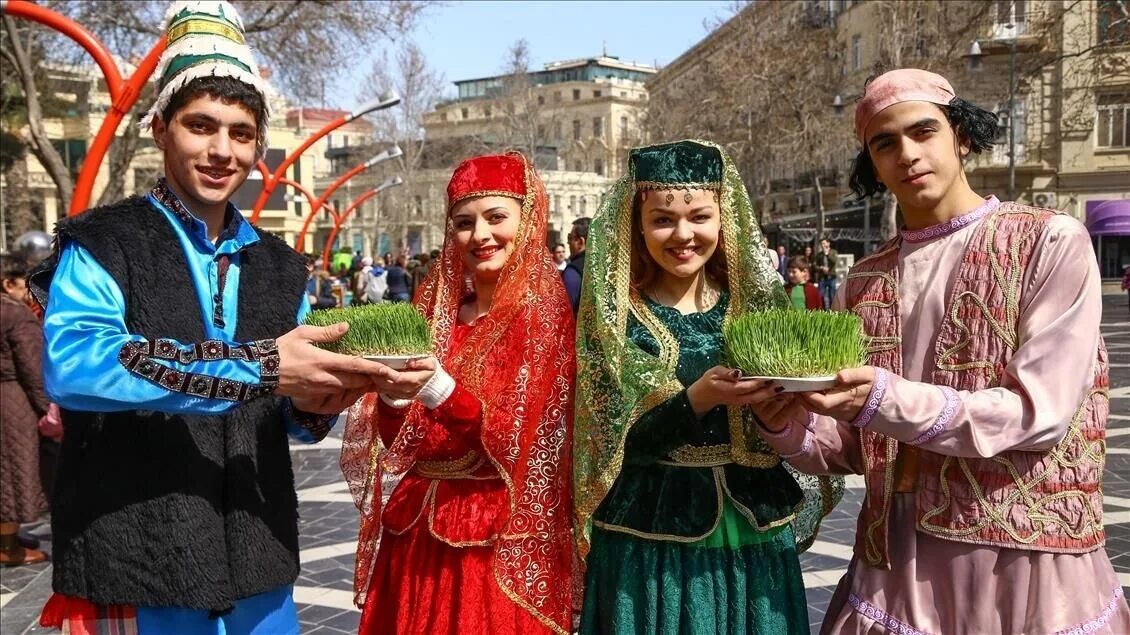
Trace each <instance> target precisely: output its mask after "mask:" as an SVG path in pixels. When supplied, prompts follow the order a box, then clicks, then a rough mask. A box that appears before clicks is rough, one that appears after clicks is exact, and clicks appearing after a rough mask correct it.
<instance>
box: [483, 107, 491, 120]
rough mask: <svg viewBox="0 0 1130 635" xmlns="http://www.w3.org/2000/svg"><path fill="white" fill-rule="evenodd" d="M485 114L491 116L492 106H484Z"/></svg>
mask: <svg viewBox="0 0 1130 635" xmlns="http://www.w3.org/2000/svg"><path fill="white" fill-rule="evenodd" d="M483 116H484V117H487V118H489V117H490V106H483Z"/></svg>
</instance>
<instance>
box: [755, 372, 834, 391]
mask: <svg viewBox="0 0 1130 635" xmlns="http://www.w3.org/2000/svg"><path fill="white" fill-rule="evenodd" d="M742 379H743V380H746V379H760V380H763V381H772V382H775V383H776V384H777V385H779V386H782V387H784V390H782V391H781V392H817V391H820V390H827V389H828V388H831V387H833V386H835V385H836V376H835V375H827V376H824V377H760V376H750V377H742Z"/></svg>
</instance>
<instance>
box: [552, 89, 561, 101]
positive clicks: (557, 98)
mask: <svg viewBox="0 0 1130 635" xmlns="http://www.w3.org/2000/svg"><path fill="white" fill-rule="evenodd" d="M553 103H555V104H559V103H561V91H559V90H555V91H553Z"/></svg>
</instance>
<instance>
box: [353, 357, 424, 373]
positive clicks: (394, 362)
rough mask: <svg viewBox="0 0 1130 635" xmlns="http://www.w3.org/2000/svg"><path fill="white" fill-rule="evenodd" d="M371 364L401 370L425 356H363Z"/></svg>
mask: <svg viewBox="0 0 1130 635" xmlns="http://www.w3.org/2000/svg"><path fill="white" fill-rule="evenodd" d="M363 357H364V358H365V359H367V360H369V361H371V362H377V363H380V364H384V365H385V366H388V367H389V368H391V369H393V370H401V369H402V368H404V367H405V366H407V365H408V362H410V361H412V360H414V359H424V358H425V357H427V355H363Z"/></svg>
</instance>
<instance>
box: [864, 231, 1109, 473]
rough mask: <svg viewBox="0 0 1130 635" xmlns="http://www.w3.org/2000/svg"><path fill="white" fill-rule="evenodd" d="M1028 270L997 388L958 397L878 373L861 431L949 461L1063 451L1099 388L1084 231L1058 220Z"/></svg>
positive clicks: (1091, 269)
mask: <svg viewBox="0 0 1130 635" xmlns="http://www.w3.org/2000/svg"><path fill="white" fill-rule="evenodd" d="M1057 220H1060V222H1056V221H1057ZM1032 267H1033V269H1031V271H1030V273H1029V281H1028V284H1027V288H1026V289H1025V292H1024V293H1023V294H1022V296H1021V298H1022V300H1021V307H1020V310H1021V314H1020V318H1019V320H1018V324H1017V331H1016V334H1017V339H1018V341H1019V345H1018V347H1017V349H1016V351H1015V352H1014V354H1013V356H1012V358H1011V359H1010V360H1009V362H1008V364H1007V366H1006V367H1005V369H1004V374H1003V377H1002V378H1001V385H1000V386H999V387H996V388H991V389H987V390H979V391H976V392H968V391H957V390H954V389H951V388H949V387H945V386H936V385H933V384H929V383H923V382H915V381H909V380H906V379H904V378H902V377H898V376H896V375H894V374H892V373H889V372H887V371H883V370H878V371H877V377H876V381H875V383H874V384H873V387H872V391H871V395H870V398H869V400H868V403H869V404H872V405H869V406H868V407H865V408H864V410H863V412H861V413H860V416H859V418H858V419H857V421H856V425H867V426H870V428H871V429H872V430H874V431H876V432H880V433H882V434H885V435H888V436H890V437H893V438H895V439H898V440H899V441H902V442H905V443H908V444H911V445H917V446H920V447H923V448H926V449H928V450H930V451H932V452H937V453H939V454H945V455H949V456H962V457H992V456H996V455H998V454H1000V453H1002V452H1006V451H1010V450H1030V451H1041V450H1047V449H1049V448H1051V447H1053V446H1054V445H1055V444H1056V443H1058V442H1059V441H1060V440H1061V439H1062V438H1063V437H1064V435H1065V434H1066V432H1067V428H1068V425H1069V424H1070V422H1071V420H1072V417H1073V415H1074V413H1075V411H1076V409H1077V408H1078V407H1079V404H1080V403H1081V402H1082V400H1083V398H1084V395H1085V394H1086V393H1087V391H1088V390H1089V389H1090V387H1091V384H1092V382H1093V379H1094V366H1095V361H1096V360H1095V351H1096V348H1097V346H1098V339H1099V321H1100V319H1101V313H1102V296H1101V289H1100V285H1099V273H1098V267H1097V264H1096V261H1095V258H1094V253H1093V251H1092V249H1091V244H1090V239H1089V237H1088V236H1087V234H1086V231H1085V230H1084V229H1083V226H1082V225H1080V224H1079V223H1077V222H1073V221H1070V222H1069V219H1053V221H1052V222H1050V223H1049V226H1048V229H1047V230H1046V233H1045V236H1044V239H1043V241H1042V248H1041V249H1040V251H1039V252H1038V253H1037V254H1036V255H1035V257H1034V260H1033V264H1032Z"/></svg>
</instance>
